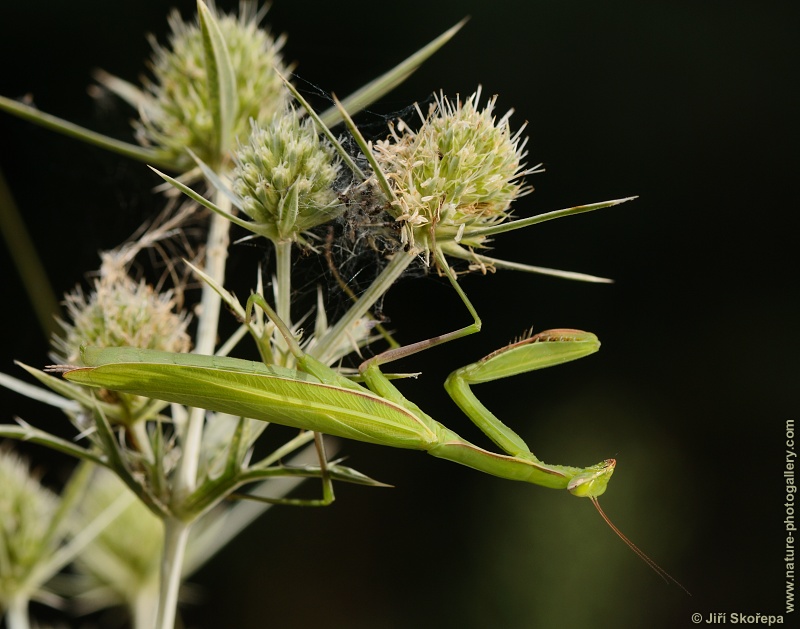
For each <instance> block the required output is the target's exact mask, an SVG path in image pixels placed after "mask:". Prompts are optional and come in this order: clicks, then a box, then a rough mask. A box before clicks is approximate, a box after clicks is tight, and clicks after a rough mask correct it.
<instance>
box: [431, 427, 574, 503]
mask: <svg viewBox="0 0 800 629" xmlns="http://www.w3.org/2000/svg"><path fill="white" fill-rule="evenodd" d="M428 454H431V455H433V456H435V457H438V458H440V459H446V460H448V461H453V462H455V463H460V464H461V465H466V466H467V467H471V468H473V469H476V470H479V471H481V472H484V473H486V474H491V475H492V476H498V477H500V478H507V479H509V480H517V481H522V482H526V483H533V484H536V485H542V486H544V487H550V488H553V489H566V488H567V485H568V484H569V481H570V480H571V479H572V478H574V477H575V476H577V475H578V474H583V473H586V470H585V469H583V468H579V467H571V466H566V465H548V464H547V463H544V462H542V461H540V460H539V459H537V458H536V457H535V456H534V455H533V454H532V453H531V452H528V453H519V454H517V455H516V456H511V455H508V454H497V453H495V452H490V451H488V450H484V449H483V448H480V447H478V446H476V445H474V444H472V443H470V442H468V441H466V440H464V439H462V438H461V437H459V436H458V435H457V434H456V433H454V432H453V431H452V430H449V429H448V428H445V427H444V426H441V435H440V439H439V441H438V443H437V444H436V445H434V446H433V447H432V448H430V449H429V450H428Z"/></svg>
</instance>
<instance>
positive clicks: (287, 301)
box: [273, 240, 292, 367]
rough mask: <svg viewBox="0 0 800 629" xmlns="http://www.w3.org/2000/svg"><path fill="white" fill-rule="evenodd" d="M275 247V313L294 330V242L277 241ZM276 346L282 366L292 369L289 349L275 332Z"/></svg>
mask: <svg viewBox="0 0 800 629" xmlns="http://www.w3.org/2000/svg"><path fill="white" fill-rule="evenodd" d="M273 244H274V245H275V267H276V273H277V283H278V288H277V291H276V293H275V311H276V312H277V313H278V317H280V319H281V320H282V321H283V322H284V323H285V324H286V325H287V327H288V328H289V329H291V328H292V241H291V240H285V241H277V242H274V243H273ZM273 339H274V343H275V346H277V347H278V348H280V350H281V361H280V362H281V365H283V366H284V367H291V366H292V365H291V364H288V363H287V361H289V360H292V359H290V358H289V357H290V353H289V351H288V350H289V348H288V346H287V345H286V341H285V339H284V338H283V336H281V334H280V333H279V332H278V331H277V329H276V330H275V335H274V336H273Z"/></svg>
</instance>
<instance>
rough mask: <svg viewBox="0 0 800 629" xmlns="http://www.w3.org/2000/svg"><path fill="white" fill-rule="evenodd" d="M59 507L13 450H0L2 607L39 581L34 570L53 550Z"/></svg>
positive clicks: (28, 592) (0, 598) (0, 578)
mask: <svg viewBox="0 0 800 629" xmlns="http://www.w3.org/2000/svg"><path fill="white" fill-rule="evenodd" d="M57 508H58V499H57V497H56V496H55V495H54V494H53V493H51V492H50V491H48V490H47V489H45V488H44V487H42V486H41V485H40V484H39V482H38V481H37V480H36V479H35V478H33V477H32V476H31V474H30V472H29V470H28V466H27V464H25V463H24V462H23V461H22V460H21V459H20V458H19V457H17V456H16V455H14V454H13V453H11V452H9V451H7V450H4V449H0V513H2V514H3V515H2V517H0V609H3V608H4V607H7V604H8V602H9V600H10V599H12V598H13V597H14V596H16V595H17V594H19V593H20V592H25V591H27V592H26V593H27V595H28V596H29V595H30V594H32V593H33V592H31V591H30V590H31V589H33V588H35V587H36V584H33V583H29V582H28V579H29V576H30V574H31V572H32V571H33V569H34V568H35V567H36V566H37V564H39V563H40V562H42V561H43V560H44V559H46V558H49V556H50V554H51V553H52V551H53V541H51V540H50V539H49V536H50V532H51V531H50V527H51V525H52V521H53V518H54V517H55V513H56V509H57Z"/></svg>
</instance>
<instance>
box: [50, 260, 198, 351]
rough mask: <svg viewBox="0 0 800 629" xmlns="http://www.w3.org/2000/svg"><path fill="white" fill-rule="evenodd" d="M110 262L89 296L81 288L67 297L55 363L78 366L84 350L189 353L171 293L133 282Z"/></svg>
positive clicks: (183, 320)
mask: <svg viewBox="0 0 800 629" xmlns="http://www.w3.org/2000/svg"><path fill="white" fill-rule="evenodd" d="M107 260H108V259H107ZM107 260H106V261H104V263H103V266H102V267H101V269H100V277H99V278H98V279H97V280H95V282H94V290H93V291H92V292H91V293H90V294H89V295H86V294H85V293H84V292H83V291H82V290H81V289H80V288H76V289H75V290H74V291H73V292H71V293H68V294H67V296H66V298H65V305H66V309H67V320H66V321H60V324H61V327H62V328H63V329H64V333H63V336H60V337H55V338H54V339H53V356H52V357H53V359H54V360H57V361H58V362H60V363H64V364H70V365H78V364H80V360H81V358H80V356H81V353H80V348H81V345H94V346H98V347H118V346H121V345H127V346H132V347H139V348H144V349H160V350H164V351H171V352H186V351H188V350H189V345H190V340H189V335H188V334H187V332H186V326H187V325H188V320H187V317H186V314H185V313H176V312H175V300H174V297H173V295H172V293H171V292H170V291H166V292H161V293H159V292H156V291H155V290H154V288H153V287H152V286H150V285H148V284H146V283H145V282H144V281H139V282H136V281H134V280H133V279H131V278H130V276H129V275H127V273H125V272H124V271H123V270H121V269H119V268H117V267H116V266H115V265H114V264H112V263H110V262H108V261H107Z"/></svg>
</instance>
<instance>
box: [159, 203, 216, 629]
mask: <svg viewBox="0 0 800 629" xmlns="http://www.w3.org/2000/svg"><path fill="white" fill-rule="evenodd" d="M215 201H216V203H217V204H218V205H219V206H220V207H224V208H226V209H229V208H230V202H229V200H228V198H227V197H226V196H225V195H223V194H222V193H220V192H217V194H216V198H215ZM210 221H211V222H210V226H209V230H208V240H207V242H206V266H205V272H206V274H208V275H209V276H210V277H211V278H212V279H213V280H214V282H215V283H216V284H218V285H220V286H222V284H223V283H224V280H225V263H226V261H227V258H228V244H229V239H230V237H229V231H230V223H229V222H228V220H227V219H226V218H225V217H223V216H220V215H219V214H212V215H211V219H210ZM221 304H222V300H221V298H220V296H219V294H218V293H217V292H216V291H215V290H214V289H213V288H212V287H211V286H210V285H209V284H208V283H203V289H202V296H201V299H200V315H199V317H198V324H197V338H196V339H195V351H196V352H198V353H200V354H213V353H214V347H215V346H216V343H217V335H218V329H219V313H220V307H221ZM205 414H206V411H205V410H204V409H202V408H192V409H191V410H190V412H189V419H188V425H187V427H186V432H185V434H184V438H183V442H182V444H181V446H182V455H181V460H180V462H179V463H178V470H177V472H176V475H175V484H174V486H173V488H172V504H173V505H180V504H182V502H183V500H184V499H185V498H186V497H187V496H189V495H190V494H191V492H192V491H193V490H194V488H195V486H196V484H197V470H198V466H199V462H200V450H201V447H202V442H203V427H204V424H205ZM191 521H192V520H191V514H190V517H189V521H187V522H183V521H180V520H178V519H176V518H174V517H172V516H168V517H167V518H165V519H164V550H163V555H162V563H161V585H160V592H159V605H158V622H157V624H156V627H157V628H158V629H172V628H173V626H174V625H175V614H176V609H177V605H178V590H179V588H180V584H181V568H182V566H183V557H184V555H185V553H186V542H187V541H188V539H189V530H190V529H191Z"/></svg>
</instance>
